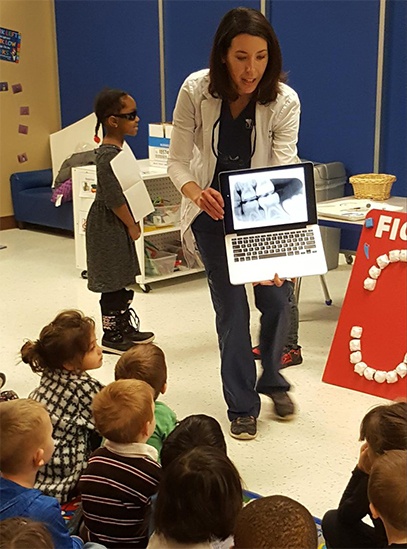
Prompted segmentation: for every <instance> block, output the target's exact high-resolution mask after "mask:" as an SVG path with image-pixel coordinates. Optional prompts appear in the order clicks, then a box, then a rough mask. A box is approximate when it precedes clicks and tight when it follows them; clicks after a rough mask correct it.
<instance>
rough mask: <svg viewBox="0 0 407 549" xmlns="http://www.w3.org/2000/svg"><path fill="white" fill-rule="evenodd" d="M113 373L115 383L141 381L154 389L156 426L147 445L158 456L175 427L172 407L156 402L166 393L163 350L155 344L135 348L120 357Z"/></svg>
mask: <svg viewBox="0 0 407 549" xmlns="http://www.w3.org/2000/svg"><path fill="white" fill-rule="evenodd" d="M114 374H115V379H116V380H118V379H140V380H141V381H145V382H146V383H148V384H149V385H151V387H152V388H153V390H154V400H155V408H154V415H155V424H156V425H155V430H154V433H153V435H152V436H151V437H150V438H149V439H148V441H147V444H151V446H154V448H155V449H156V450H157V451H158V454H160V452H161V448H162V445H163V442H164V440H165V439H166V438H167V436H168V435H169V434H170V433H171V431H172V430H173V429H174V427H175V426H176V424H177V418H176V415H175V413H174V412H173V411H172V410H171V408H169V407H168V406H167V405H166V404H164V402H160V401H158V400H157V398H158V396H159V395H160V394H162V395H163V394H164V393H165V391H166V390H167V364H166V362H165V356H164V353H163V351H162V350H161V349H160V348H159V347H157V345H154V343H147V344H146V345H137V346H134V347H132V348H131V349H129V350H128V351H126V352H125V353H124V354H123V355H122V356H121V357H120V358H119V360H118V362H117V364H116V368H115V372H114Z"/></svg>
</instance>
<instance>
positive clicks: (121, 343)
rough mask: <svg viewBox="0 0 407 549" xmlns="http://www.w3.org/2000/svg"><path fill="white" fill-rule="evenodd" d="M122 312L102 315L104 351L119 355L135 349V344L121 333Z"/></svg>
mask: <svg viewBox="0 0 407 549" xmlns="http://www.w3.org/2000/svg"><path fill="white" fill-rule="evenodd" d="M121 315H122V313H121V311H110V312H109V313H108V314H102V324H103V337H102V349H103V350H105V351H108V352H110V353H115V354H117V355H121V354H123V353H124V352H125V351H128V350H129V349H131V347H133V345H134V343H133V341H131V339H129V338H127V337H126V336H125V335H124V333H122V331H121Z"/></svg>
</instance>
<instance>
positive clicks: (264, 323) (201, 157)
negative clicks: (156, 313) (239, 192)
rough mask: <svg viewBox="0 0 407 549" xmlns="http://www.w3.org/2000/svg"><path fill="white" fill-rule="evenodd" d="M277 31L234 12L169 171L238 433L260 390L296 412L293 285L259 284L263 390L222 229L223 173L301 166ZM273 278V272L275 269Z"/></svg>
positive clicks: (251, 427)
mask: <svg viewBox="0 0 407 549" xmlns="http://www.w3.org/2000/svg"><path fill="white" fill-rule="evenodd" d="M284 80H285V75H284V73H283V72H282V59H281V51H280V46H279V43H278V40H277V37H276V35H275V33H274V30H273V29H272V27H271V25H270V24H269V22H268V21H267V19H266V18H265V17H264V16H263V15H262V14H261V13H260V12H258V11H257V10H254V9H250V8H235V9H232V10H231V11H229V12H228V13H227V14H226V15H225V16H224V17H223V19H222V21H221V22H220V25H219V27H218V30H217V32H216V34H215V38H214V42H213V47H212V52H211V58H210V69H209V70H202V71H199V72H195V73H193V74H191V75H190V76H189V77H188V78H187V79H186V80H185V82H184V83H183V84H182V86H181V89H180V92H179V95H178V99H177V103H176V106H175V110H174V116H173V123H174V127H173V131H172V135H171V145H170V154H169V162H168V173H169V175H170V177H171V179H172V181H173V182H174V184H175V186H176V187H177V188H178V189H179V190H180V192H181V193H182V195H183V199H182V211H181V232H182V236H183V244H184V250H185V255H186V258H187V260H188V261H189V264H190V265H192V264H193V261H194V255H195V243H196V245H197V247H198V250H199V252H200V255H201V257H202V260H203V262H204V265H205V270H206V273H207V276H208V283H209V288H210V291H211V297H212V302H213V306H214V309H215V313H216V327H217V332H218V339H219V347H220V352H221V361H222V364H221V373H222V383H223V393H224V397H225V400H226V403H227V405H228V417H229V420H230V421H231V430H230V434H231V435H232V436H233V437H235V438H240V439H251V438H254V437H255V436H256V434H257V422H256V419H257V417H258V415H259V411H260V398H259V393H263V394H266V395H267V396H269V397H270V398H271V399H272V401H273V403H274V411H275V413H276V415H277V416H278V418H280V419H289V418H291V417H292V416H293V414H294V412H295V410H294V404H293V402H292V400H291V399H290V397H289V395H288V391H289V389H290V385H289V383H288V382H287V381H286V380H285V379H284V377H283V376H282V375H281V374H280V372H279V369H280V359H281V354H282V350H283V346H284V343H285V338H286V334H287V330H288V323H289V301H288V299H289V290H288V285H287V284H283V281H281V280H280V279H279V278H278V277H275V278H274V281H273V283H270V285H263V284H259V285H256V286H255V288H254V291H255V302H256V307H257V308H258V309H259V310H260V312H261V313H262V316H261V329H260V350H261V356H262V366H263V374H262V376H261V377H260V379H259V381H258V382H257V386H256V368H255V365H254V361H253V356H252V352H251V338H250V330H249V320H250V318H249V306H248V302H247V296H246V291H245V287H244V286H243V285H241V286H233V285H232V284H230V281H229V274H228V268H227V261H226V252H225V245H224V230H223V222H222V219H223V199H222V196H221V194H220V192H219V187H218V174H219V173H220V172H221V171H227V170H233V169H243V168H250V167H253V168H254V167H262V166H273V165H284V164H292V163H295V162H298V157H297V139H298V128H299V117H300V103H299V99H298V96H297V94H296V92H295V91H294V90H293V89H291V88H290V87H289V86H287V85H286V84H285V83H284ZM270 276H271V277H273V276H274V273H271V275H270Z"/></svg>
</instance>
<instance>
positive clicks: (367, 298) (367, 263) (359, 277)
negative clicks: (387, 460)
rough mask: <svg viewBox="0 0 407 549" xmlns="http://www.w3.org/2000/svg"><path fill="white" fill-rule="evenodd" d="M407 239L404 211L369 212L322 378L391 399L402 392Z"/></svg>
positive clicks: (406, 325)
mask: <svg viewBox="0 0 407 549" xmlns="http://www.w3.org/2000/svg"><path fill="white" fill-rule="evenodd" d="M406 244H407V214H405V213H400V212H386V213H384V212H382V211H379V210H373V211H371V212H370V213H369V216H368V217H367V219H366V220H365V225H364V227H363V230H362V233H361V237H360V240H359V246H358V250H357V254H356V260H355V263H354V266H353V269H352V274H351V277H350V280H349V285H348V289H347V292H346V295H345V299H344V303H343V306H342V310H341V314H340V317H339V321H338V325H337V328H336V332H335V335H334V339H333V342H332V346H331V349H330V353H329V356H328V360H327V363H326V366H325V371H324V374H323V378H322V380H323V381H324V382H326V383H330V384H333V385H338V386H340V387H346V388H348V389H353V390H355V391H360V392H362V393H368V394H371V395H376V396H379V397H383V398H386V399H391V400H394V399H397V398H400V397H406V396H407V393H406V382H407V376H406V371H407V364H406V362H407V355H406V353H407V272H406V268H407V263H406V254H407V250H406ZM366 368H369V369H366ZM355 370H356V371H355Z"/></svg>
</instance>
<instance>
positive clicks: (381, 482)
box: [367, 450, 407, 547]
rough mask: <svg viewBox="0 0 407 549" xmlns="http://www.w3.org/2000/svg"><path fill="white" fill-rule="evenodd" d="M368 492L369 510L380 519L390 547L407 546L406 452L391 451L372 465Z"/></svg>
mask: <svg viewBox="0 0 407 549" xmlns="http://www.w3.org/2000/svg"><path fill="white" fill-rule="evenodd" d="M367 492H368V496H369V501H370V510H371V512H372V515H373V517H374V518H375V519H379V518H380V519H381V520H382V522H383V524H384V527H385V529H386V535H387V540H388V546H389V547H407V451H406V450H389V451H388V452H386V453H385V454H383V455H382V456H379V457H378V458H377V459H376V460H375V462H374V463H373V465H372V469H371V471H370V475H369V484H368V487H367Z"/></svg>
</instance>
